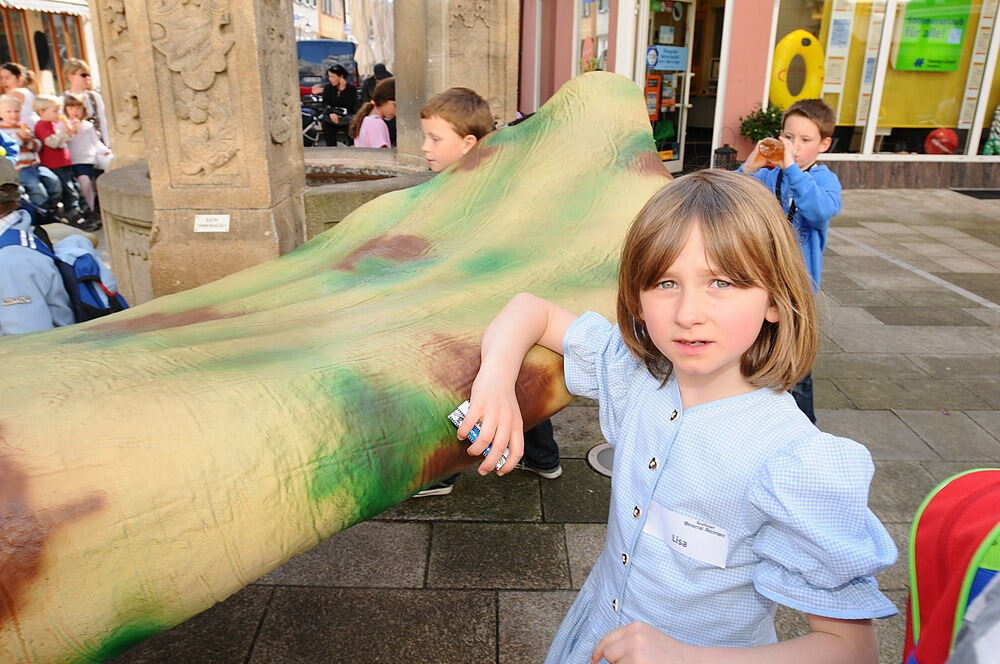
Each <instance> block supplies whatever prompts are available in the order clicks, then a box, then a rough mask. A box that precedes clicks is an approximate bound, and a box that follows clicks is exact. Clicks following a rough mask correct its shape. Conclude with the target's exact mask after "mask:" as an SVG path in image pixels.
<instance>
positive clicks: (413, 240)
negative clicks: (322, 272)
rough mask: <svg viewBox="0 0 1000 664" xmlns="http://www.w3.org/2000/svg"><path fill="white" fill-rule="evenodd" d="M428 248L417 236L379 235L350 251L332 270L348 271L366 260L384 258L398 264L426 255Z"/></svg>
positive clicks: (426, 243) (428, 245) (427, 243)
mask: <svg viewBox="0 0 1000 664" xmlns="http://www.w3.org/2000/svg"><path fill="white" fill-rule="evenodd" d="M430 246H431V245H430V243H429V242H428V241H427V240H426V239H424V238H422V237H420V236H418V235H380V236H378V237H376V238H372V239H371V240H368V242H365V243H364V244H363V245H361V246H360V247H358V248H357V249H355V250H354V251H352V252H351V253H350V254H348V255H347V256H346V257H345V258H344V259H342V260H341V261H339V262H338V263H336V264H335V265H334V266H333V269H334V270H344V271H350V270H353V269H354V267H355V266H356V265H357V264H358V263H359V262H360V261H363V260H364V259H366V258H385V259H387V260H391V261H396V262H399V263H402V262H404V261H412V260H415V259H417V258H419V257H420V256H423V255H424V254H426V253H427V250H428V249H429V248H430Z"/></svg>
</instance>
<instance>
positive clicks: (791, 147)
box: [738, 99, 841, 423]
mask: <svg viewBox="0 0 1000 664" xmlns="http://www.w3.org/2000/svg"><path fill="white" fill-rule="evenodd" d="M835 124H836V115H835V114H834V112H833V109H832V108H830V107H829V106H827V105H826V104H824V103H823V101H822V100H821V99H803V100H802V101H798V102H796V103H794V104H792V105H791V106H789V107H788V110H787V111H785V114H784V115H783V116H782V118H781V134H780V135H779V136H778V140H780V141H781V143H782V145H783V146H784V155H783V156H782V157H781V161H780V163H778V162H777V161H775V162H771V161H770V160H769V159H767V158H765V157H764V156H763V155H762V154H761V151H760V146H761V144H760V143H757V145H755V146H754V149H753V152H751V153H750V156H749V157H747V160H746V161H745V162H744V163H743V165H741V166H740V168H739V169H738V170H739V171H741V172H743V173H746V174H747V175H752V176H753V177H755V178H757V179H758V180H760V181H761V182H762V183H763V184H764V186H766V187H767V188H768V189H770V190H771V192H772V193H773V194H774V195H775V197H777V199H778V202H779V203H780V204H781V209H783V210H784V211H785V214H786V216H787V217H788V222H789V223H790V224H791V225H792V227H793V228H794V229H795V233H796V236H797V237H798V240H799V247H801V248H802V256H803V258H805V262H806V269H807V270H808V271H809V277H810V279H811V281H812V288H813V292H816V291H818V290H819V282H820V276H821V275H822V272H823V250H824V249H826V232H827V230H828V229H829V228H830V220H831V219H833V217H835V216H836V214H837V213H838V212H840V207H841V202H840V180H839V179H837V175H836V173H834V172H833V171H831V170H830V169H829V168H827V167H826V166H823V165H822V164H817V163H816V158H817V157H818V156H819V154H820V153H821V152H826V151H827V150H829V149H830V144H831V143H832V135H833V128H834V126H835ZM765 140H767V139H765ZM768 163H774V164H775V165H776V166H777V167H776V168H763V167H764V166H765V165H766V164H768ZM812 392H813V390H812V373H809V374H807V375H806V377H805V378H803V379H802V380H801V381H799V383H798V384H797V385H795V387H793V388H792V390H791V393H792V396H794V397H795V402H796V403H797V404H798V405H799V408H800V409H801V410H802V412H803V413H805V414H806V415H807V416H808V417H809V419H810V420H811V421H812V422H813V423H815V422H816V415H815V412H814V410H813V394H812Z"/></svg>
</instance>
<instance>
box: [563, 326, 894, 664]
mask: <svg viewBox="0 0 1000 664" xmlns="http://www.w3.org/2000/svg"><path fill="white" fill-rule="evenodd" d="M563 347H564V348H563V350H564V353H565V370H566V384H567V385H568V387H569V390H570V392H573V393H574V394H579V395H582V396H586V397H590V398H592V399H597V400H598V402H599V404H600V419H601V431H602V432H603V433H604V436H605V438H607V440H608V441H609V442H610V443H611V445H613V446H614V447H615V461H614V474H613V477H612V480H611V506H610V509H609V517H608V534H607V539H606V540H605V543H604V550H603V551H602V552H601V555H600V557H599V558H598V560H597V562H596V564H595V565H594V568H593V570H592V571H591V573H590V576H589V577H588V578H587V581H586V582H585V583H584V585H583V588H582V589H581V590H580V593H579V595H578V596H577V598H576V601H575V602H574V603H573V606H572V607H571V608H570V610H569V613H568V614H567V615H566V618H565V619H564V620H563V622H562V625H561V626H560V628H559V631H558V633H557V634H556V637H555V641H554V642H553V643H552V647H551V649H550V650H549V654H548V658H547V659H546V662H547V663H549V664H566V663H567V662H586V661H587V658H588V657H589V656H590V654H591V652H592V651H593V649H594V647H595V646H596V645H597V642H598V641H599V640H600V639H601V638H602V637H603V636H604V635H605V634H607V633H608V632H609V631H611V630H613V629H615V628H616V627H620V626H622V625H626V624H628V623H630V622H633V621H637V620H638V621H643V622H647V623H649V624H651V625H654V626H655V627H657V628H659V629H661V630H663V631H664V632H666V633H667V634H669V635H671V636H673V637H674V638H677V639H679V640H681V641H685V642H687V643H692V644H696V645H714V646H752V645H762V644H767V643H773V642H775V640H776V637H775V632H774V624H773V621H774V612H775V609H776V608H777V607H776V603H780V604H784V605H786V606H789V607H791V608H793V609H797V610H799V611H803V612H807V613H813V614H817V615H822V616H828V617H832V618H845V619H864V618H882V617H887V616H891V615H894V614H895V613H896V612H897V611H896V607H895V606H893V604H892V602H890V601H889V600H888V599H887V598H886V597H885V596H884V595H883V594H882V593H881V592H880V591H879V589H878V584H877V583H876V582H875V580H874V578H872V575H873V574H875V573H876V572H878V571H879V570H881V569H884V568H885V567H887V566H889V565H891V564H892V563H893V562H894V561H895V560H896V547H895V545H894V544H893V542H892V540H891V539H890V537H889V534H888V533H887V532H886V531H885V528H883V527H882V524H881V523H879V521H878V519H877V518H876V517H875V515H874V514H872V513H871V511H870V510H869V509H868V507H867V500H868V486H869V483H870V481H871V477H872V472H873V466H872V462H871V457H870V456H869V454H868V450H866V449H865V448H864V447H863V446H862V445H859V444H858V443H856V442H854V441H851V440H847V439H844V438H837V437H834V436H831V435H829V434H825V433H822V432H821V431H819V430H818V429H817V428H816V427H815V426H813V425H812V424H811V423H810V422H809V420H808V419H807V418H806V417H805V416H804V415H803V414H802V413H801V412H800V411H799V410H798V408H797V407H796V406H795V401H794V399H793V398H792V397H791V396H790V395H789V394H787V393H784V392H780V393H779V392H775V391H774V390H771V389H759V390H756V391H754V392H750V393H748V394H743V395H740V396H735V397H730V398H727V399H720V400H718V401H713V402H710V403H705V404H701V405H699V406H695V407H693V408H689V409H687V410H684V409H683V408H682V406H681V400H680V393H679V392H678V388H677V383H676V381H674V380H671V381H670V382H669V383H667V385H666V386H665V387H663V388H662V389H661V388H660V381H658V380H656V379H655V378H653V377H652V376H651V375H650V374H649V372H648V371H646V368H645V366H644V365H643V364H642V363H641V362H638V361H637V360H636V359H635V358H634V357H633V356H632V355H631V354H630V353H629V352H628V349H627V348H626V347H625V344H624V342H623V341H622V337H621V333H620V332H619V331H618V328H617V327H615V326H613V325H611V324H610V323H609V322H608V321H607V320H606V319H604V318H602V317H601V316H599V315H598V314H595V313H587V314H585V315H584V316H582V317H581V318H579V319H578V320H576V321H575V322H574V323H573V325H572V326H571V327H570V328H569V330H568V331H567V333H566V338H565V339H564V340H563ZM657 505H659V506H662V508H661V507H658V506H657ZM663 508H666V509H667V510H670V511H672V512H674V513H676V514H680V515H683V516H684V517H685V518H688V519H692V520H695V519H696V520H698V521H701V522H704V523H708V524H712V525H714V526H717V527H718V528H721V529H722V530H724V531H725V533H726V534H727V536H728V537H727V542H728V546H727V547H726V554H725V568H724V569H723V568H721V567H716V566H714V565H711V564H707V563H704V562H700V561H699V560H696V559H694V558H692V557H689V556H687V555H684V554H681V553H677V552H676V551H675V550H674V548H672V547H671V545H670V544H668V542H667V541H666V539H661V538H660V537H658V536H656V535H655V534H652V533H650V532H646V531H644V526H645V525H646V521H647V517H648V516H649V514H650V511H651V510H660V512H659V513H660V514H662V513H663V512H662V509H663ZM651 522H652V521H651ZM647 530H648V528H647ZM659 534H660V535H662V532H661V533H659Z"/></svg>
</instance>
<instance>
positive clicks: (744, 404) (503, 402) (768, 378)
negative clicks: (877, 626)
mask: <svg viewBox="0 0 1000 664" xmlns="http://www.w3.org/2000/svg"><path fill="white" fill-rule="evenodd" d="M445 101H447V102H448V103H444V102H445ZM481 104H485V102H483V101H482V99H481V98H480V97H479V96H478V95H476V94H475V93H474V92H472V91H471V90H465V89H452V90H449V91H447V92H445V93H443V94H442V95H438V97H435V98H433V99H432V100H431V101H430V102H429V103H428V106H427V107H425V112H424V113H422V114H421V125H422V128H423V131H424V144H423V151H424V155H425V156H426V158H427V161H428V164H429V166H430V168H431V170H433V171H434V172H439V171H441V170H444V169H445V168H447V167H448V166H450V165H451V164H453V163H454V162H456V161H458V160H459V159H461V158H462V157H463V156H464V155H465V154H466V153H468V152H469V151H470V150H471V149H472V148H473V147H474V146H475V145H476V143H477V142H478V141H479V140H480V139H481V138H482V137H483V135H484V134H485V133H486V132H485V131H481V130H480V129H474V128H473V127H476V126H477V125H476V124H475V123H471V124H470V122H469V118H471V117H473V116H474V115H475V114H476V113H477V112H478V111H477V110H476V109H478V108H481ZM487 108H488V107H487ZM833 123H834V122H833V113H832V111H831V110H830V109H829V107H827V106H826V105H825V104H823V102H822V101H820V100H806V101H803V102H799V103H796V104H795V105H793V106H791V107H790V108H789V109H787V111H786V112H785V114H784V118H783V124H782V132H781V135H780V136H779V137H778V140H779V141H780V142H781V144H782V147H783V148H784V154H783V156H782V157H780V159H776V161H770V160H769V159H768V158H766V157H765V156H764V151H763V150H762V149H761V146H760V144H758V145H757V146H755V148H754V150H753V152H752V153H751V155H750V156H749V158H748V159H747V161H746V162H745V163H744V164H743V165H742V166H741V168H740V171H741V173H730V172H726V171H719V170H706V171H699V172H696V173H693V174H690V175H685V176H683V177H681V178H679V179H678V180H677V181H675V182H672V183H670V184H668V185H667V186H665V187H664V188H663V189H662V190H661V191H659V192H658V193H657V194H656V195H654V197H653V198H652V199H651V200H650V201H649V202H648V203H647V204H646V206H645V207H644V208H643V209H642V210H641V211H640V213H639V214H638V216H637V217H636V219H635V220H634V221H633V222H632V226H631V228H630V230H629V232H628V235H627V237H626V239H625V243H624V246H623V248H622V251H621V262H620V268H619V283H618V304H617V323H612V322H609V321H608V320H606V319H605V318H603V317H602V316H600V315H598V314H595V313H592V312H591V313H586V314H584V315H583V316H580V317H578V316H577V314H575V313H571V312H569V311H567V310H565V309H563V308H561V307H559V306H558V305H556V304H554V303H552V302H548V301H545V300H543V299H540V298H537V297H535V296H533V295H530V294H526V293H522V294H520V295H518V296H516V297H514V298H513V299H512V300H511V301H510V302H509V303H508V304H507V305H506V306H505V307H504V308H503V309H502V310H501V311H500V313H499V314H498V315H497V317H496V318H495V319H494V320H493V322H492V323H491V324H490V325H489V327H488V328H487V330H486V332H485V334H484V335H483V340H482V350H481V354H482V358H483V361H482V364H481V368H480V371H479V373H478V375H477V377H476V379H475V382H474V383H473V386H472V390H471V395H470V406H469V409H468V412H467V414H466V417H465V419H464V422H463V424H462V426H461V427H460V428H459V430H458V437H459V439H465V438H466V437H467V436H468V434H469V432H470V430H471V429H472V427H473V426H478V427H479V435H478V438H476V440H475V442H473V443H472V444H471V445H470V446H469V448H468V452H469V454H470V455H472V456H479V455H481V454H482V453H483V452H484V451H485V450H486V448H487V446H490V445H492V449H491V450H490V452H489V454H488V455H486V457H485V458H484V459H483V460H482V462H481V463H480V465H479V466H478V471H479V473H480V474H481V475H486V474H488V473H490V472H493V471H494V470H495V471H496V472H497V474H498V475H504V474H506V473H508V472H511V471H513V470H514V469H515V468H517V467H519V462H521V459H522V455H524V456H525V457H526V458H530V455H532V454H536V453H537V452H534V451H533V450H532V447H533V443H532V442H531V441H530V440H525V439H524V438H522V436H521V434H520V431H521V430H522V422H521V416H520V407H519V404H518V402H517V398H516V396H515V393H514V381H515V379H516V377H517V374H518V371H519V369H520V367H521V363H522V361H523V359H524V357H525V354H526V353H527V352H528V350H529V349H530V348H531V347H532V346H534V345H536V344H539V345H542V346H545V347H546V348H549V349H550V350H552V351H554V352H556V353H560V354H562V355H563V357H564V363H565V375H566V384H567V387H568V388H569V389H570V391H571V392H573V393H574V394H579V395H582V396H586V397H589V398H592V399H595V400H597V401H598V402H599V405H600V409H599V413H600V418H601V428H602V431H604V432H605V435H606V436H607V437H608V440H609V442H610V443H611V444H612V445H613V446H614V448H615V461H614V469H613V473H614V481H613V482H612V486H611V507H610V519H609V523H608V532H607V536H606V540H605V545H604V549H603V551H602V553H601V554H600V557H599V559H598V561H597V562H596V564H595V565H594V568H593V570H592V572H591V573H590V575H589V577H588V578H587V581H586V583H585V584H584V585H583V587H582V588H581V590H580V592H579V594H578V596H577V599H576V601H575V602H574V604H573V606H572V607H571V608H570V611H569V613H568V615H567V616H566V617H565V619H564V620H563V622H562V625H561V626H560V628H559V630H558V632H557V634H556V637H555V641H554V642H553V644H552V646H551V649H550V651H549V655H548V658H547V659H546V662H549V663H551V664H564V663H567V662H591V663H593V664H596V663H597V662H603V661H607V662H611V663H616V662H665V661H684V662H717V661H718V662H722V661H725V662H769V663H773V662H802V661H824V662H845V663H847V662H851V663H855V662H876V661H877V660H878V649H877V646H876V641H875V630H874V627H873V625H872V623H871V620H872V619H873V618H883V617H888V616H891V615H894V614H896V613H897V610H896V608H895V606H894V605H893V604H892V602H891V601H889V600H888V599H887V598H886V597H885V596H884V595H883V594H882V593H881V592H880V591H879V589H878V584H877V583H876V581H875V579H874V574H875V573H877V572H879V571H880V570H882V569H884V568H886V567H888V566H889V565H891V564H892V563H893V562H894V561H895V559H896V554H897V552H896V547H895V545H894V544H893V542H892V539H891V538H890V537H889V535H888V533H887V532H886V530H885V528H884V527H883V526H882V524H881V523H880V522H879V520H878V519H877V518H876V517H875V516H874V514H873V513H872V512H871V510H869V508H868V506H867V496H868V488H869V483H870V481H871V477H872V472H873V465H872V461H871V457H870V455H869V453H868V451H867V450H866V449H865V448H864V447H863V446H862V445H860V444H858V443H856V442H854V441H851V440H847V439H844V438H838V437H835V436H831V435H829V434H825V433H823V432H821V431H820V430H819V429H817V428H816V426H815V424H814V423H815V415H814V412H813V404H812V392H811V382H810V381H809V375H810V368H811V365H812V362H813V359H814V357H815V353H816V345H817V337H818V331H817V321H816V315H815V306H814V301H813V299H814V293H815V292H816V291H817V290H818V289H819V284H820V275H821V271H822V254H823V250H824V248H825V245H826V234H827V229H828V228H829V224H830V220H831V218H832V217H833V216H834V215H835V214H836V213H837V212H838V211H839V210H840V183H839V181H838V179H837V177H836V175H835V174H833V173H832V172H831V171H830V170H829V169H827V168H826V167H825V166H823V165H820V164H817V163H816V159H817V156H818V155H819V153H821V152H824V151H825V150H827V149H829V147H830V143H831V134H832V131H833ZM748 176H749V177H748ZM755 179H756V180H757V182H754V180H755ZM761 185H764V186H761ZM498 432H504V433H503V434H500V435H498ZM553 445H554V442H553ZM505 452H506V453H507V459H506V461H505V462H504V463H503V464H502V465H501V466H500V467H499V468H497V464H498V462H500V461H501V458H502V455H504V454H505ZM556 459H557V461H556V463H558V456H556ZM723 478H724V479H723ZM706 533H708V534H706ZM778 604H783V605H785V606H787V607H790V608H792V609H795V610H797V611H800V612H802V613H804V614H805V616H806V620H807V622H808V625H809V632H808V634H806V635H804V636H801V637H799V638H796V639H791V640H788V641H784V642H781V643H778V642H777V639H776V634H775V629H774V625H773V622H774V616H775V610H776V607H777V605H778Z"/></svg>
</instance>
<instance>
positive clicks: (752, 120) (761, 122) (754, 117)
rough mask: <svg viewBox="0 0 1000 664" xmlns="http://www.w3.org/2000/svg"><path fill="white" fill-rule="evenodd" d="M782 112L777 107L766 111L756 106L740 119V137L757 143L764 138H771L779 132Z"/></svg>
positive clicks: (769, 107) (768, 108)
mask: <svg viewBox="0 0 1000 664" xmlns="http://www.w3.org/2000/svg"><path fill="white" fill-rule="evenodd" d="M781 113H782V110H781V109H780V108H778V107H777V106H770V105H768V107H767V108H766V109H763V108H761V107H760V106H757V108H755V109H754V111H753V112H752V113H750V114H749V115H747V116H746V117H742V116H741V117H740V135H742V136H746V137H747V138H749V139H750V140H751V141H754V142H757V141H759V140H761V139H764V138H773V137H775V136H777V135H778V132H779V131H781Z"/></svg>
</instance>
